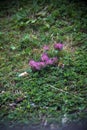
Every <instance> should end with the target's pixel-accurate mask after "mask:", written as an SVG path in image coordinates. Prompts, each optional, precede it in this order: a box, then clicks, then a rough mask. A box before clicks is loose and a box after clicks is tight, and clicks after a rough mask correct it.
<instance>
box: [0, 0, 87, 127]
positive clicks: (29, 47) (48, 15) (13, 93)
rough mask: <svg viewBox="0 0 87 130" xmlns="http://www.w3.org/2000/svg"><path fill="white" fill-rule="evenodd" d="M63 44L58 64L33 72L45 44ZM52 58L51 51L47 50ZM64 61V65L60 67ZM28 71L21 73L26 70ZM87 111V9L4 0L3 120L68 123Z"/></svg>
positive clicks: (0, 35)
mask: <svg viewBox="0 0 87 130" xmlns="http://www.w3.org/2000/svg"><path fill="white" fill-rule="evenodd" d="M55 42H62V43H63V44H64V48H63V51H62V53H61V54H60V55H59V57H60V59H59V62H58V65H56V66H51V67H48V68H45V69H42V70H41V71H39V72H32V71H31V69H30V67H29V65H28V62H29V60H30V59H32V58H33V59H34V60H39V57H40V55H41V53H42V47H43V45H49V46H52V45H53V44H54V43H55ZM49 55H50V56H53V55H54V54H53V52H50V53H49ZM63 64H64V68H62V65H63ZM25 71H27V72H28V75H26V76H24V77H19V74H21V73H22V72H25ZM83 111H85V112H86V111H87V8H86V5H85V4H84V3H83V2H79V3H78V2H73V1H72V2H70V1H68V0H64V1H61V0H58V1H56V0H55V1H54V2H51V0H50V2H45V0H44V1H43V2H40V1H39V0H37V1H35V0H33V1H32V2H28V1H23V0H20V1H18V0H16V1H14V0H11V1H10V0H9V1H8V2H7V1H3V2H0V120H1V122H3V121H11V123H13V122H23V123H28V122H29V121H30V122H32V124H33V123H34V122H35V123H36V124H38V123H39V122H41V123H42V124H44V125H45V124H47V123H50V122H53V121H54V120H55V122H60V121H61V120H62V118H63V116H64V115H67V117H68V119H69V121H71V120H72V119H79V118H80V117H83V116H84V115H86V114H84V113H83Z"/></svg>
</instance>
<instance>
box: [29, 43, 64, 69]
mask: <svg viewBox="0 0 87 130" xmlns="http://www.w3.org/2000/svg"><path fill="white" fill-rule="evenodd" d="M54 49H56V50H59V51H60V50H62V49H63V44H62V43H55V44H54ZM43 50H44V51H48V50H49V47H48V46H47V45H45V46H44V47H43ZM57 61H58V58H57V57H53V58H50V57H49V56H48V54H47V53H46V52H44V53H43V54H42V55H41V60H40V61H39V62H37V61H34V60H30V61H29V66H30V67H31V69H32V70H41V69H42V68H45V67H46V66H49V65H55V64H56V63H57Z"/></svg>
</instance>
